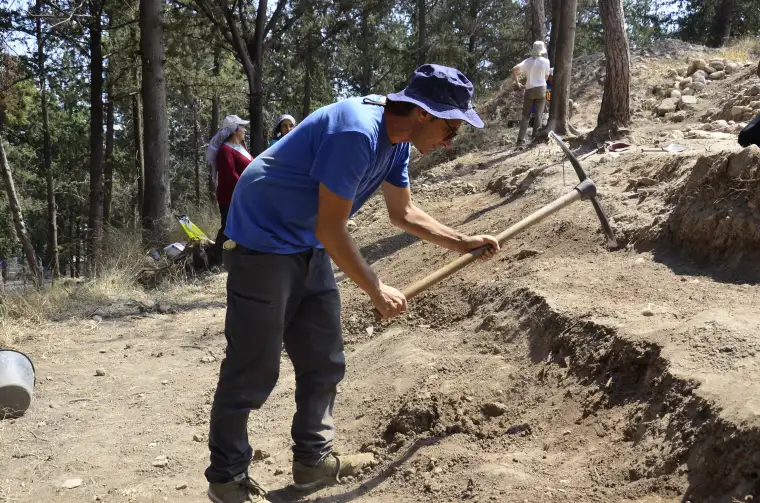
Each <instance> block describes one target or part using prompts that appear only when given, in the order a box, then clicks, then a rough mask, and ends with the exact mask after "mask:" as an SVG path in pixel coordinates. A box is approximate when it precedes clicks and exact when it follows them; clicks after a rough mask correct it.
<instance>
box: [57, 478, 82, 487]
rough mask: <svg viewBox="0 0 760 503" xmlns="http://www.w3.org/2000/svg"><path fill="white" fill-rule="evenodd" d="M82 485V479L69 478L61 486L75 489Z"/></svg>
mask: <svg viewBox="0 0 760 503" xmlns="http://www.w3.org/2000/svg"><path fill="white" fill-rule="evenodd" d="M81 485H82V479H68V480H66V481H65V482H64V483H63V484H61V487H62V488H64V489H74V488H76V487H79V486H81Z"/></svg>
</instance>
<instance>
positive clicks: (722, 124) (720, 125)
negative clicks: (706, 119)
mask: <svg viewBox="0 0 760 503" xmlns="http://www.w3.org/2000/svg"><path fill="white" fill-rule="evenodd" d="M710 125H711V126H712V130H713V131H725V130H726V129H727V128H728V122H726V121H724V120H723V119H721V120H717V121H714V122H712V123H711V124H710Z"/></svg>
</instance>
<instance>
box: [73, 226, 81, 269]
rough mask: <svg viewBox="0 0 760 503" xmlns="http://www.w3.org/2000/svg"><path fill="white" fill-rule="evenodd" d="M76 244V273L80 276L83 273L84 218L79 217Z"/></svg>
mask: <svg viewBox="0 0 760 503" xmlns="http://www.w3.org/2000/svg"><path fill="white" fill-rule="evenodd" d="M76 226H77V228H76V231H77V232H76V244H75V246H74V273H75V276H76V277H77V278H78V277H80V276H81V275H82V267H81V266H82V219H81V218H79V217H77V223H76Z"/></svg>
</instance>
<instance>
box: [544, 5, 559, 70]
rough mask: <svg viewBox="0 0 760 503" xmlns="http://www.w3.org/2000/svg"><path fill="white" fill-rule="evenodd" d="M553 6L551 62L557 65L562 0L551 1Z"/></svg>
mask: <svg viewBox="0 0 760 503" xmlns="http://www.w3.org/2000/svg"><path fill="white" fill-rule="evenodd" d="M549 1H550V2H551V6H552V27H551V31H550V33H549V47H548V50H547V52H548V53H549V61H550V62H551V64H552V65H556V64H557V60H556V55H557V38H558V37H559V25H560V19H561V17H562V0H549Z"/></svg>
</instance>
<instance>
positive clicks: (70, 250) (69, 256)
mask: <svg viewBox="0 0 760 503" xmlns="http://www.w3.org/2000/svg"><path fill="white" fill-rule="evenodd" d="M74 227H76V218H75V217H74V212H72V211H71V210H69V228H68V229H67V235H68V241H67V242H66V249H67V252H66V263H67V265H68V268H69V276H70V277H72V278H73V277H74V273H75V271H74Z"/></svg>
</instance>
